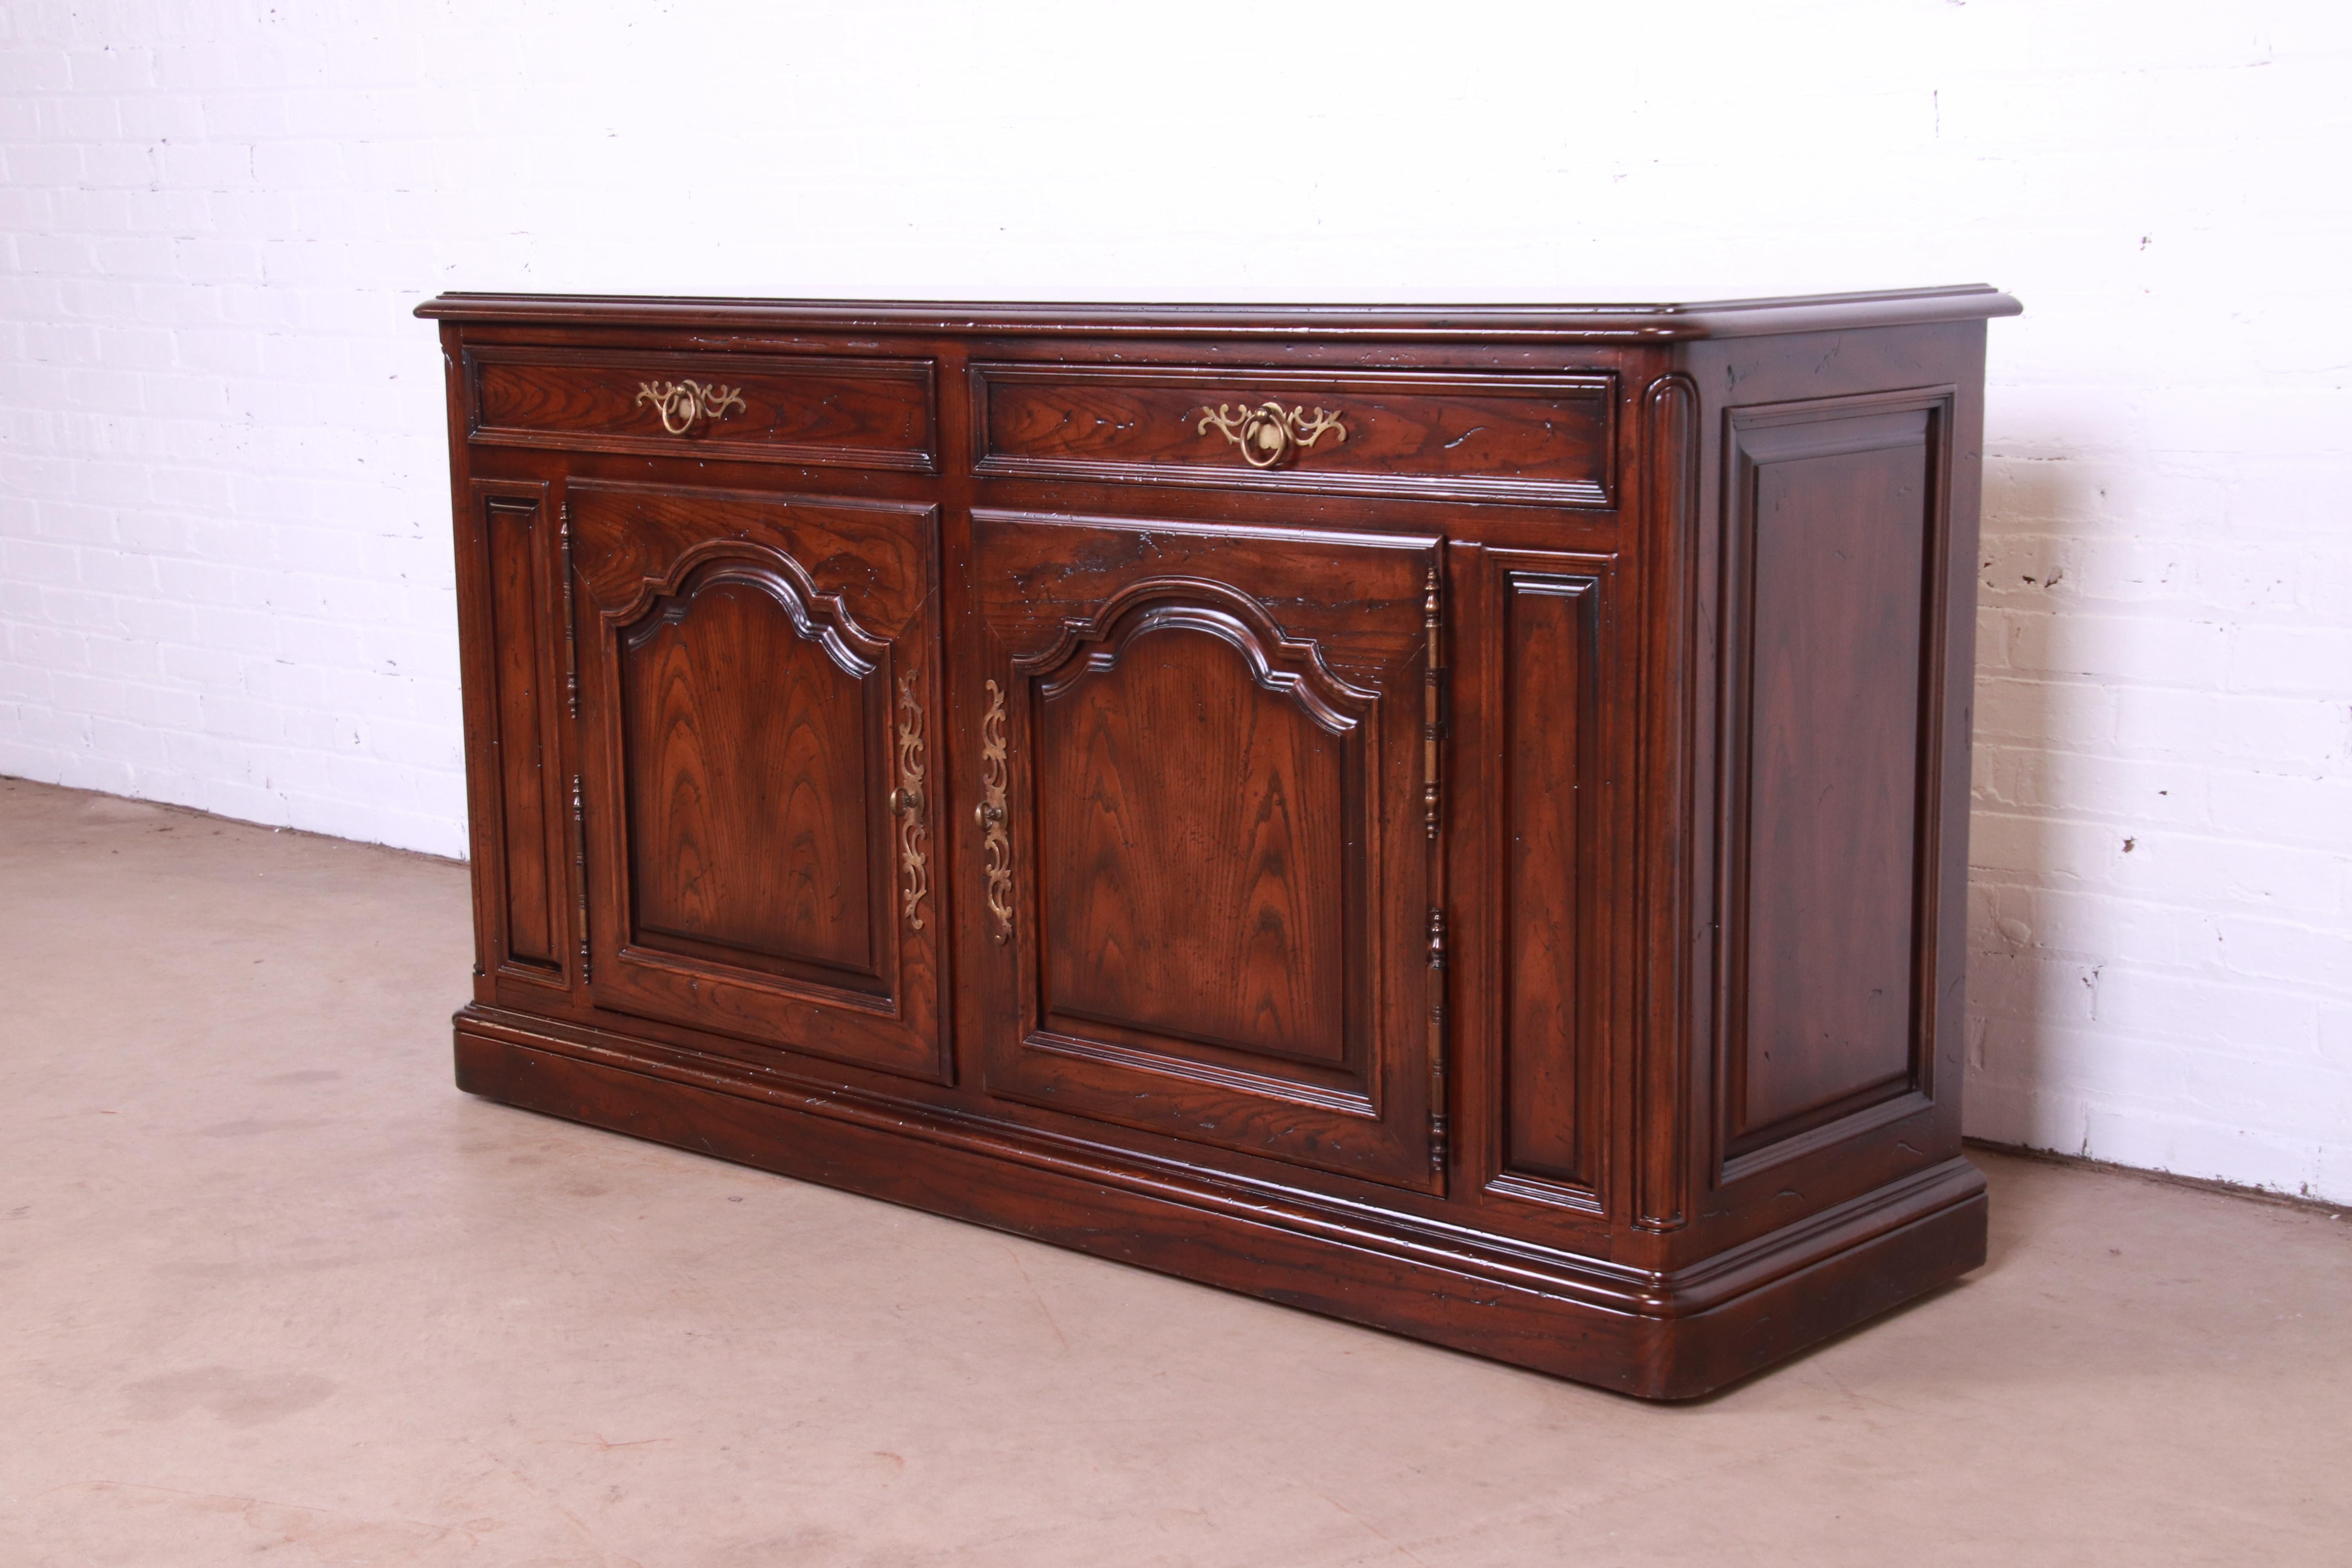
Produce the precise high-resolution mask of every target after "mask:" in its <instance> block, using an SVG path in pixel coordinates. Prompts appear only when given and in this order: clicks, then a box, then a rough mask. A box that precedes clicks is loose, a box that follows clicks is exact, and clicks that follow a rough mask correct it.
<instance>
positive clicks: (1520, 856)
mask: <svg viewBox="0 0 2352 1568" xmlns="http://www.w3.org/2000/svg"><path fill="white" fill-rule="evenodd" d="M1501 575H1502V587H1503V627H1502V630H1503V702H1502V716H1503V724H1502V728H1503V732H1504V735H1505V740H1504V743H1503V758H1502V763H1503V766H1502V779H1503V790H1504V795H1505V800H1504V806H1503V812H1502V824H1503V831H1504V843H1503V845H1502V873H1503V898H1504V908H1503V924H1502V929H1503V932H1504V952H1503V962H1504V965H1505V970H1504V992H1505V997H1506V1001H1505V1008H1504V1015H1503V1032H1504V1037H1503V1058H1504V1088H1503V1097H1504V1117H1503V1140H1504V1147H1503V1168H1504V1170H1505V1171H1506V1172H1508V1173H1518V1174H1525V1175H1532V1176H1539V1177H1543V1178H1545V1179H1547V1180H1549V1181H1554V1182H1560V1183H1565V1184H1570V1185H1571V1186H1577V1187H1581V1188H1585V1189H1588V1190H1589V1189H1591V1188H1594V1187H1596V1186H1598V1184H1599V1176H1600V1171H1599V1162H1598V1156H1599V1153H1600V1151H1599V1149H1598V1147H1597V1144H1598V1142H1599V1140H1598V1132H1599V1124H1598V1121H1597V1118H1596V1116H1595V1111H1596V1110H1597V1109H1598V1108H1597V1106H1596V1105H1595V1103H1594V1101H1595V1100H1596V1099H1597V1097H1598V1093H1599V1089H1600V1084H1599V1081H1598V1078H1597V1075H1596V1073H1595V1072H1594V1070H1593V1068H1594V1067H1595V1065H1596V1062H1595V1052H1596V1050H1597V1048H1598V1044H1599V1042H1597V1041H1595V1040H1592V1039H1590V1038H1588V1037H1587V1031H1586V1029H1585V1020H1586V1019H1587V1017H1588V1016H1590V1013H1591V999H1590V998H1589V997H1588V996H1587V994H1586V992H1587V985H1588V980H1589V970H1590V968H1591V962H1590V961H1591V955H1590V954H1589V953H1588V952H1587V951H1586V949H1587V945H1588V944H1587V942H1586V940H1585V934H1584V931H1583V929H1582V927H1583V921H1582V913H1581V911H1582V909H1583V906H1584V903H1585V900H1587V899H1588V898H1589V897H1590V889H1589V888H1588V887H1587V881H1588V879H1589V878H1590V876H1591V867H1590V866H1589V865H1588V864H1587V855H1586V824H1587V822H1588V821H1589V820H1590V813H1591V805H1592V801H1591V796H1592V795H1593V792H1594V789H1595V787H1596V784H1597V782H1598V781H1597V780H1596V779H1595V778H1594V776H1593V769H1592V762H1593V753H1594V750H1595V746H1596V743H1597V742H1598V739H1599V737H1598V735H1597V733H1596V731H1597V728H1598V721H1599V710H1598V704H1597V701H1596V689H1595V668H1594V667H1595V661H1596V658H1597V656H1598V652H1599V632H1600V601H1601V579H1600V578H1599V577H1597V576H1592V575H1589V574H1576V573H1566V572H1519V571H1506V572H1504V573H1503V574H1501Z"/></svg>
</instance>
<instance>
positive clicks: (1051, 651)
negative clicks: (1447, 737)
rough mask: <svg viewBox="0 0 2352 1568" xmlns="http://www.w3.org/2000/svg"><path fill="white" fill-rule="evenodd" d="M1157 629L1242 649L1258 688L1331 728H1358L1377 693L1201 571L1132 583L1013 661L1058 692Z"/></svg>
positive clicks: (1045, 689) (1052, 693)
mask: <svg viewBox="0 0 2352 1568" xmlns="http://www.w3.org/2000/svg"><path fill="white" fill-rule="evenodd" d="M1161 631H1192V632H1202V633H1205V634H1207V635H1208V636H1210V637H1215V638H1217V639H1218V640H1220V641H1221V642H1223V643H1224V644H1226V645H1227V646H1228V647H1232V648H1233V649H1234V651H1235V652H1236V653H1238V654H1240V655H1241V657H1242V660H1243V662H1244V665H1246V666H1247V668H1248V669H1249V672H1250V679H1252V680H1253V681H1255V683H1256V684H1257V686H1258V687H1259V688H1261V689H1264V690H1266V691H1270V692H1273V693H1275V694H1276V696H1280V697H1286V698H1288V699H1289V700H1291V701H1293V702H1296V703H1297V705H1298V707H1299V709H1300V710H1301V711H1303V712H1305V713H1306V714H1307V717H1308V718H1310V719H1312V720H1313V721H1315V722H1316V724H1317V725H1318V726H1319V727H1320V728H1322V729H1323V730H1325V731H1328V732H1329V733H1331V734H1334V735H1348V734H1350V733H1352V732H1353V731H1356V730H1357V729H1359V728H1360V727H1361V725H1362V723H1363V721H1364V717H1365V715H1366V714H1368V713H1369V712H1370V710H1371V708H1372V705H1373V703H1374V702H1375V701H1377V700H1378V698H1379V694H1378V693H1377V692H1372V691H1366V690H1363V689H1360V688H1359V687H1355V686H1351V685H1349V683H1348V682H1347V681H1345V680H1342V679H1339V676H1337V675H1335V674H1333V673H1332V670H1331V667H1330V666H1329V665H1328V664H1327V663H1325V662H1324V658H1323V649H1322V647H1321V646H1320V645H1318V643H1316V642H1315V641H1314V640H1313V639H1312V638H1307V637H1288V636H1286V635H1285V634H1284V632H1283V630H1282V628H1281V626H1278V625H1276V622H1275V620H1274V618H1273V617H1272V616H1268V615H1267V614H1266V613H1265V608H1264V606H1262V605H1259V604H1258V602H1257V601H1256V600H1255V599H1253V598H1251V597H1250V596H1249V595H1246V594H1243V593H1240V592H1238V591H1236V590H1234V589H1233V588H1229V587H1227V586H1225V585H1224V584H1222V583H1213V582H1209V581H1207V580H1206V579H1203V578H1198V577H1150V578H1146V579H1144V580H1143V581H1141V582H1139V583H1133V584H1129V585H1128V586H1127V587H1125V588H1122V589H1121V590H1119V592H1118V593H1117V594H1114V595H1111V597H1110V598H1109V599H1108V600H1107V601H1105V603H1104V605H1103V606H1102V608H1101V610H1100V611H1099V612H1097V614H1096V615H1094V616H1071V617H1068V618H1066V619H1065V620H1064V621H1063V622H1062V625H1061V628H1060V631H1059V632H1058V634H1057V635H1056V636H1055V639H1054V641H1053V642H1052V644H1051V645H1049V646H1048V647H1045V648H1043V649H1041V650H1039V651H1037V652H1035V653H1029V654H1022V655H1019V656H1017V657H1015V658H1013V668H1015V669H1016V670H1019V671H1021V672H1022V673H1024V674H1026V675H1030V676H1032V677H1034V678H1037V679H1038V687H1037V693H1038V695H1039V696H1040V697H1042V698H1048V699H1050V698H1055V697H1058V696H1060V695H1062V694H1063V693H1064V692H1066V691H1067V690H1069V689H1071V688H1073V687H1075V686H1076V685H1077V684H1078V682H1080V681H1082V680H1084V679H1087V677H1088V676H1091V675H1101V674H1108V672H1109V671H1111V670H1114V669H1116V668H1118V662H1119V659H1120V658H1122V657H1123V656H1124V654H1125V653H1126V651H1127V648H1128V647H1129V644H1131V643H1133V642H1134V641H1135V640H1136V639H1137V638H1139V637H1147V636H1149V635H1150V634H1151V633H1153V632H1161Z"/></svg>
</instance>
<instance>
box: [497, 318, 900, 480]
mask: <svg viewBox="0 0 2352 1568" xmlns="http://www.w3.org/2000/svg"><path fill="white" fill-rule="evenodd" d="M466 367H467V374H468V377H469V380H470V384H471V386H472V394H471V395H472V398H473V423H472V431H471V433H472V437H473V439H475V440H477V441H482V442H488V443H492V444H498V445H507V446H569V447H590V448H595V449H602V450H605V451H626V452H649V453H655V454H665V453H673V452H680V451H695V452H710V453H719V454H724V455H726V456H728V457H731V458H748V459H750V460H751V461H755V462H791V463H810V464H816V465H819V466H847V467H857V468H904V469H911V470H914V471H917V472H929V471H930V469H931V468H932V467H933V460H932V456H931V428H932V423H933V421H932V415H931V403H932V390H931V370H930V366H929V363H928V362H922V361H916V362H905V361H891V360H868V359H847V358H833V357H819V356H810V357H807V358H803V359H785V358H780V357H775V356H771V355H753V354H678V353H625V354H615V353H594V352H591V353H581V352H577V351H572V350H564V349H554V348H548V349H518V348H504V347H483V348H477V349H474V350H471V351H470V352H468V353H467V357H466ZM681 379H691V380H694V381H697V382H699V383H703V384H715V385H723V386H726V387H728V388H730V389H732V390H733V391H735V392H736V393H738V394H739V395H740V396H741V398H742V405H741V406H740V407H739V408H734V409H730V411H729V412H728V413H727V414H726V415H725V416H724V417H721V418H718V419H705V420H698V421H696V422H694V424H693V425H692V426H689V427H688V429H687V430H686V431H685V432H684V433H683V434H672V433H670V432H669V431H668V430H667V429H666V428H665V427H664V426H663V423H662V418H661V415H660V413H659V412H658V411H657V409H656V406H655V405H653V404H651V403H648V402H646V401H645V400H644V398H643V397H642V396H641V393H642V392H643V390H644V389H645V387H646V384H649V383H651V384H662V383H674V382H677V381H679V380H681Z"/></svg>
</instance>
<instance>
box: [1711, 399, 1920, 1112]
mask: <svg viewBox="0 0 2352 1568" xmlns="http://www.w3.org/2000/svg"><path fill="white" fill-rule="evenodd" d="M1916 403H1917V399H1916V398H1911V397H1901V398H1896V399H1894V400H1891V403H1890V400H1889V399H1886V398H1884V397H1880V396H1874V395H1865V396H1864V397H1861V398H1854V399H1839V400H1835V401H1832V402H1830V403H1828V404H1827V405H1816V406H1813V407H1811V408H1805V409H1799V410H1786V409H1776V410H1773V411H1771V412H1770V413H1769V414H1768V415H1763V416H1747V417H1743V416H1740V415H1738V414H1735V415H1734V416H1733V417H1732V430H1733V437H1732V441H1733V460H1734V462H1735V465H1736V467H1735V469H1734V479H1733V483H1734V486H1735V500H1734V501H1733V513H1732V521H1731V553H1730V556H1729V563H1730V566H1729V574H1728V579H1727V590H1728V593H1727V613H1728V615H1729V616H1730V617H1731V623H1732V626H1733V628H1734V629H1733V633H1732V637H1730V638H1729V639H1728V641H1727V647H1729V649H1730V653H1729V657H1728V658H1727V660H1726V664H1725V671H1726V675H1725V678H1726V679H1727V680H1728V681H1731V682H1736V683H1738V685H1739V686H1740V687H1741V688H1742V689H1740V690H1738V694H1737V697H1736V698H1735V700H1732V701H1730V702H1727V704H1726V711H1727V714H1728V715H1729V716H1730V717H1731V724H1730V727H1729V733H1728V734H1727V737H1726V744H1725V749H1724V759H1725V764H1726V766H1727V769H1728V770H1729V772H1728V775H1727V784H1726V787H1725V792H1724V798H1725V805H1726V810H1727V813H1728V818H1727V824H1726V830H1725V842H1726V844H1727V846H1728V847H1730V855H1729V857H1728V861H1727V868H1726V874H1727V877H1728V879H1729V883H1728V886H1727V889H1726V899H1727V903H1728V904H1729V906H1730V907H1731V908H1732V909H1733V910H1735V911H1737V912H1738V915H1740V916H1744V918H1736V919H1735V920H1734V921H1732V922H1730V927H1729V929H1730V931H1731V932H1732V940H1731V942H1730V943H1729V946H1728V952H1727V963H1726V965H1725V971H1724V983H1725V985H1726V988H1727V997H1726V1003H1725V1007H1724V1018H1725V1028H1726V1039H1725V1044H1724V1058H1723V1059H1724V1068H1725V1071H1726V1075H1727V1083H1726V1086H1725V1091H1724V1137H1725V1149H1726V1152H1727V1154H1728V1155H1730V1156H1733V1157H1737V1156H1738V1155H1741V1154H1746V1153H1749V1152H1753V1151H1754V1150H1756V1149H1758V1148H1760V1147H1763V1146H1765V1145H1768V1144H1769V1143H1772V1142H1777V1141H1779V1140H1780V1138H1783V1137H1786V1136H1788V1135H1790V1134H1791V1133H1795V1132H1799V1131H1805V1130H1807V1129H1809V1128H1811V1127H1812V1126H1816V1125H1819V1124H1821V1123H1822V1122H1824V1121H1829V1120H1831V1119H1832V1118H1833V1117H1834V1116H1836V1115H1839V1114H1842V1113H1843V1114H1851V1113H1853V1112H1855V1111H1860V1110H1868V1109H1869V1108H1871V1107H1873V1106H1874V1105H1877V1104H1879V1103H1881V1102H1884V1101H1885V1100H1889V1099H1892V1098H1894V1097H1895V1096H1896V1095H1898V1094H1902V1093H1906V1092H1911V1091H1915V1090H1916V1088H1917V1083H1916V1079H1917V1076H1918V1074H1919V1071H1920V1070H1921V1068H1922V1066H1923V1063H1924V1060H1925V1052H1924V1048H1923V1047H1924V1046H1925V1044H1926V1042H1925V1039H1924V1031H1925V1029H1926V1028H1927V1024H1928V1017H1927V1014H1926V1012H1925V1010H1924V1009H1923V1007H1922V1006H1921V1003H1922V1000H1923V998H1922V997H1921V996H1920V995H1919V994H1918V992H1917V985H1918V983H1919V981H1920V980H1921V979H1923V978H1925V975H1924V974H1923V973H1921V972H1922V970H1924V969H1925V968H1926V965H1925V964H1924V963H1922V962H1921V960H1922V955H1921V954H1920V953H1919V952H1917V937H1918V934H1919V932H1920V931H1921V929H1922V924H1923V919H1924V917H1925V914H1926V911H1925V910H1923V909H1922V908H1921V900H1922V898H1923V895H1924V894H1925V893H1926V892H1927V889H1924V888H1923V887H1922V886H1921V872H1922V871H1923V870H1924V869H1925V868H1924V867H1923V866H1922V865H1921V864H1920V863H1919V861H1920V855H1919V849H1920V845H1919V838H1918V832H1917V826H1918V816H1919V813H1920V810H1921V808H1922V806H1923V805H1925V804H1926V802H1925V801H1924V800H1923V792H1924V791H1925V790H1926V788H1927V783H1928V780H1927V766H1926V763H1927V758H1926V757H1925V756H1924V755H1923V753H1922V751H1921V748H1920V741H1921V738H1922V733H1923V728H1924V727H1923V725H1922V722H1921V721H1922V718H1923V710H1924V709H1925V708H1926V706H1927V703H1928V701H1929V700H1930V697H1929V694H1928V693H1927V691H1926V690H1925V689H1923V688H1922V684H1921V674H1922V671H1923V669H1924V668H1925V667H1926V666H1927V663H1928V661H1929V660H1930V658H1932V654H1933V650H1932V649H1930V648H1928V647H1926V646H1925V645H1924V641H1923V639H1924V637H1925V635H1926V632H1927V628H1928V627H1929V626H1930V625H1932V616H1933V609H1934V591H1935V587H1936V584H1935V582H1934V580H1933V578H1932V577H1931V576H1930V575H1929V574H1928V571H1927V566H1928V563H1930V562H1933V561H1936V560H1937V555H1938V552H1937V548H1936V547H1937V544H1938V542H1939V541H1938V540H1937V534H1938V533H1939V532H1940V531H1941V530H1940V521H1941V518H1940V512H1941V509H1940V507H1939V506H1938V505H1937V486H1936V483H1935V479H1936V468H1937V458H1938V457H1939V455H1940V454H1939V453H1938V452H1937V450H1936V447H1937V445H1939V443H1938V442H1937V439H1936V437H1937V426H1938V424H1939V423H1941V422H1943V421H1942V419H1941V417H1940V416H1943V414H1944V400H1943V399H1941V398H1940V397H1939V398H1937V401H1935V402H1933V403H1931V404H1929V405H1927V406H1925V407H1921V406H1916Z"/></svg>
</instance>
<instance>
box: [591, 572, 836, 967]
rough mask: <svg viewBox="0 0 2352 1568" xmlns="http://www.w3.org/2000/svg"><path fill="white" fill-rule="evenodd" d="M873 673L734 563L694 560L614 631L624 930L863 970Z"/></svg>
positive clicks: (640, 936)
mask: <svg viewBox="0 0 2352 1568" xmlns="http://www.w3.org/2000/svg"><path fill="white" fill-rule="evenodd" d="M852 660H854V662H852ZM875 673H876V672H875V668H874V666H873V665H872V664H871V663H869V662H867V661H866V660H863V659H856V658H855V656H854V655H853V656H851V659H849V660H845V659H844V658H841V657H839V656H837V655H836V654H835V653H834V652H832V651H830V650H828V649H827V648H826V647H824V643H823V641H822V640H821V638H820V635H819V632H818V630H817V628H816V626H814V623H813V622H812V621H811V620H810V619H809V617H808V616H807V613H806V611H805V610H803V608H802V607H801V605H799V604H798V603H797V602H796V601H795V600H794V599H793V598H792V597H791V596H790V591H789V589H788V588H784V589H782V590H781V591H780V590H779V588H774V587H771V586H770V585H769V584H767V583H765V582H762V581H761V580H760V579H759V578H758V577H756V576H752V575H751V574H740V575H738V574H724V573H722V574H705V575H704V576H703V577H702V578H701V579H700V580H698V581H697V582H694V583H692V584H689V585H688V587H687V589H686V590H685V591H684V592H683V593H682V594H681V595H679V596H678V597H677V598H674V599H669V600H667V601H663V602H660V603H658V604H657V605H656V608H655V609H654V611H653V612H652V613H651V614H650V615H649V616H647V617H646V619H645V620H644V621H642V622H640V623H639V624H638V626H635V627H632V628H629V629H627V630H625V631H624V632H623V633H622V634H621V637H620V671H619V675H620V693H621V750H622V755H623V758H624V766H625V769H626V779H625V788H626V791H627V797H628V819H629V850H630V861H629V867H628V873H629V885H630V887H631V888H632V889H634V890H635V894H636V908H635V911H634V913H635V919H634V920H633V921H632V922H631V923H632V929H633V931H635V937H636V940H637V941H638V942H646V941H648V940H649V939H651V938H653V937H656V936H666V937H671V938H677V939H680V940H681V942H683V943H684V944H685V950H686V951H688V952H694V951H708V950H710V949H714V948H716V949H723V950H728V952H729V953H730V958H732V959H734V960H735V961H737V962H741V961H743V960H744V959H746V958H749V957H754V956H756V957H764V958H770V959H778V960H786V961H798V962H799V963H803V964H807V965H812V966H815V967H821V968H824V969H829V970H834V971H837V972H839V983H840V984H846V985H850V986H851V987H852V988H859V987H858V986H857V984H856V983H857V982H858V981H873V980H878V979H879V976H878V975H877V973H876V963H875V958H876V952H877V947H878V945H879V944H878V943H877V941H876V932H875V930H874V923H875V910H874V909H873V907H872V900H871V899H870V897H869V894H870V891H871V889H872V885H873V878H872V876H871V874H870V873H871V869H872V867H873V864H874V860H875V858H876V854H877V847H876V846H875V845H874V844H873V843H872V842H871V841H870V838H869V827H870V826H871V825H870V822H869V820H868V815H867V813H866V809H865V807H866V799H867V793H868V792H867V788H866V768H867V764H868V759H869V758H870V757H871V756H872V754H873V752H874V750H875V744H876V741H875V736H874V735H873V733H872V719H873V713H874V709H875V706H876V702H877V697H876V692H877V687H876V685H875V681H874V676H875Z"/></svg>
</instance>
